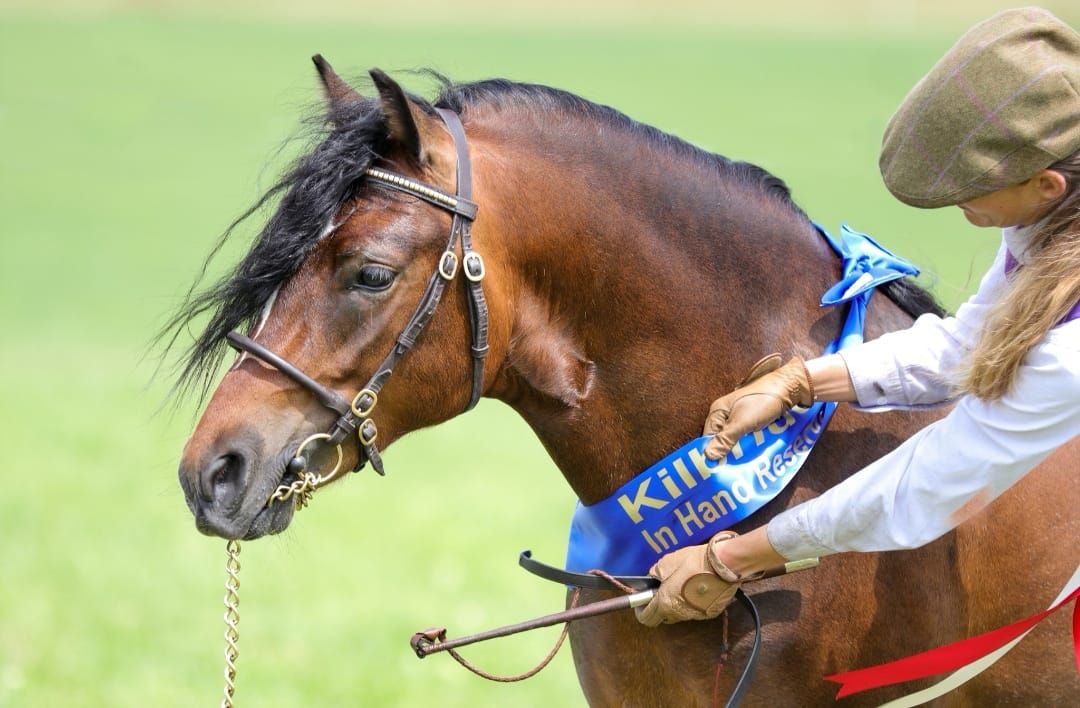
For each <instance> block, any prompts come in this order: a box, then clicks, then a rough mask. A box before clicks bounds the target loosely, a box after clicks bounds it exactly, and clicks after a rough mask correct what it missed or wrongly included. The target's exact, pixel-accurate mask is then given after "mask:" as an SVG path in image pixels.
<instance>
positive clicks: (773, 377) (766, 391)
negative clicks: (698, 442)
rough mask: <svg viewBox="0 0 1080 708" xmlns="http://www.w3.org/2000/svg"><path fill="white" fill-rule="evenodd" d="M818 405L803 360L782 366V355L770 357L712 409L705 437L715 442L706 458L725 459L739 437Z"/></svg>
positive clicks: (716, 402) (714, 403)
mask: <svg viewBox="0 0 1080 708" xmlns="http://www.w3.org/2000/svg"><path fill="white" fill-rule="evenodd" d="M813 402H814V384H813V382H811V381H810V373H809V372H808V371H807V370H806V363H805V362H804V361H803V360H802V357H799V356H795V357H792V358H791V360H790V361H789V362H788V363H786V364H784V365H783V366H780V355H779V354H770V355H769V356H767V357H765V358H763V359H762V360H761V361H759V362H758V363H756V364H754V366H753V368H752V369H751V370H750V373H749V374H748V375H747V377H746V378H745V379H743V382H742V383H741V384H739V387H738V388H736V389H735V390H734V391H732V392H731V393H729V394H727V395H726V396H722V397H720V398H718V399H716V400H715V401H713V404H712V405H711V406H710V407H709V417H708V418H706V419H705V430H704V432H703V433H702V434H703V435H712V436H713V439H712V440H710V441H709V442H708V443H707V444H706V445H705V457H707V458H709V459H710V460H721V461H722V460H723V459H724V458H725V457H726V456H727V454H728V452H729V451H730V450H731V448H732V447H733V446H734V445H735V443H736V442H738V441H739V438H741V437H742V436H744V435H746V434H747V433H752V432H754V431H755V430H761V429H762V428H764V427H765V426H766V425H768V424H769V423H772V422H773V421H774V420H776V419H777V418H779V417H780V416H782V415H783V414H784V412H785V411H787V410H788V409H790V408H792V407H794V406H796V405H799V406H809V405H810V404H812V403H813Z"/></svg>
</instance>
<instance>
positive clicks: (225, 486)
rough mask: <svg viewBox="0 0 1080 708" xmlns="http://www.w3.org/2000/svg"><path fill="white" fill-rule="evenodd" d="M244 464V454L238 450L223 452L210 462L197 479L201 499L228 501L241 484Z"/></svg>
mask: <svg viewBox="0 0 1080 708" xmlns="http://www.w3.org/2000/svg"><path fill="white" fill-rule="evenodd" d="M244 464H245V460H244V456H243V455H241V454H240V453H238V452H228V453H225V454H224V455H222V456H220V457H218V458H217V459H216V460H214V461H213V462H212V463H210V465H209V466H208V467H207V468H206V469H204V470H203V473H202V475H200V479H199V493H200V494H201V496H202V498H203V500H204V501H208V502H213V501H217V502H221V503H224V502H228V501H229V500H230V499H231V498H232V497H233V496H234V495H235V494H236V492H237V491H238V490H239V489H240V488H241V487H242V486H243V481H244V480H243V477H244Z"/></svg>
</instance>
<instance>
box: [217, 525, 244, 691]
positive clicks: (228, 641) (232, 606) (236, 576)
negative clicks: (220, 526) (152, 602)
mask: <svg viewBox="0 0 1080 708" xmlns="http://www.w3.org/2000/svg"><path fill="white" fill-rule="evenodd" d="M225 553H226V554H227V557H226V559H225V573H226V578H225V695H224V696H223V697H222V699H221V708H232V704H233V702H232V699H233V693H235V692H236V659H237V658H238V657H239V656H240V651H239V649H237V647H236V643H237V642H238V641H240V630H239V628H238V625H239V624H240V542H239V541H229V542H228V543H227V544H226V545H225Z"/></svg>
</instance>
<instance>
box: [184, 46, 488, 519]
mask: <svg viewBox="0 0 1080 708" xmlns="http://www.w3.org/2000/svg"><path fill="white" fill-rule="evenodd" d="M315 63H316V66H317V68H318V70H319V75H320V77H321V79H322V82H323V87H324V90H325V96H326V100H327V110H328V117H329V118H328V120H329V129H328V130H329V132H328V134H327V136H326V137H325V139H324V140H323V141H322V143H321V144H320V145H319V147H317V148H316V149H315V151H314V152H313V153H312V154H311V155H310V156H308V157H307V158H305V159H304V160H302V161H301V162H300V163H299V165H298V166H297V167H296V168H295V170H294V171H293V172H292V173H291V174H290V175H289V176H288V177H286V178H285V179H284V180H283V181H282V183H281V184H280V185H279V188H280V189H279V191H282V192H284V195H283V197H282V199H281V201H280V203H279V205H278V207H277V211H276V213H275V214H274V215H273V217H272V218H271V219H270V221H269V222H268V224H267V226H266V227H265V229H264V230H263V231H262V233H261V234H260V236H259V238H258V239H257V240H256V242H255V244H254V246H253V247H252V249H251V251H250V252H249V253H248V254H247V256H246V257H245V258H244V259H243V261H242V262H241V263H240V265H238V266H237V267H236V268H235V269H234V270H233V272H232V273H231V274H230V275H229V276H227V277H226V278H225V279H224V280H222V281H221V282H220V283H219V284H218V285H217V286H216V287H214V288H211V290H210V291H209V292H208V294H207V295H204V296H202V297H203V300H196V301H195V303H196V304H195V306H194V307H190V306H189V313H190V312H193V311H195V310H198V309H199V308H200V307H201V308H202V309H213V311H214V313H215V314H214V315H213V316H212V317H211V321H210V324H209V326H208V327H207V328H206V330H205V331H204V332H203V334H202V336H201V337H200V338H199V340H198V341H197V342H196V344H195V345H194V347H193V357H192V359H191V361H190V362H189V364H188V372H189V374H190V373H191V372H196V371H198V367H200V366H203V367H205V366H208V364H207V362H210V361H212V360H214V359H215V355H220V352H221V351H222V350H221V348H220V343H221V339H222V337H223V336H228V337H229V338H230V340H232V341H233V342H234V343H236V344H237V346H238V347H239V348H240V349H242V350H244V351H242V353H241V354H240V356H239V357H238V358H237V359H236V361H235V363H234V364H233V366H232V367H231V368H230V369H229V370H228V372H227V373H226V374H225V376H224V378H223V379H222V380H221V382H220V384H219V385H218V387H217V389H216V390H215V391H214V393H213V395H212V397H211V398H210V401H209V403H208V405H207V407H206V409H205V411H204V413H203V415H202V418H201V419H200V421H199V422H198V424H197V426H196V428H195V430H194V432H193V433H192V435H191V438H190V439H189V440H188V442H187V445H186V446H185V448H184V451H183V455H182V459H181V462H180V468H179V477H180V483H181V486H182V487H183V489H184V493H185V496H186V499H187V502H188V505H189V507H190V508H191V510H192V513H193V514H194V515H195V519H196V524H197V526H198V528H199V529H200V530H201V531H202V532H204V533H207V534H215V535H220V536H224V537H228V538H257V537H259V536H262V535H265V534H268V533H277V532H279V531H281V530H283V529H284V528H285V527H286V526H288V524H289V522H290V520H291V518H292V515H293V513H294V509H295V508H296V506H297V505H296V498H294V497H291V496H286V497H285V498H279V499H275V500H271V496H272V495H273V494H274V492H275V490H276V489H278V488H279V485H283V484H284V485H286V486H287V485H288V484H289V483H290V482H293V481H295V480H296V479H297V477H298V476H299V475H301V474H304V473H306V472H308V471H310V470H316V472H315V474H317V475H321V476H323V477H324V478H328V477H333V476H336V472H337V471H339V470H340V469H346V470H347V469H350V468H352V467H356V466H358V465H360V464H362V463H364V462H368V461H370V462H373V463H374V464H375V466H376V467H377V469H378V470H379V471H380V472H381V461H380V460H379V459H378V458H377V455H378V452H377V450H378V448H377V447H375V444H376V443H375V440H376V439H377V440H378V444H379V445H386V444H389V443H390V442H393V441H394V440H395V439H397V438H399V437H400V436H402V435H403V434H405V433H407V432H409V431H411V430H415V429H417V428H420V427H423V426H427V425H432V424H435V423H438V422H441V421H443V420H446V419H448V418H450V417H452V416H453V415H455V414H456V413H458V412H460V411H461V410H463V409H464V408H466V406H468V405H471V404H473V403H475V397H472V398H471V396H470V391H472V392H473V394H478V393H479V392H480V391H482V389H483V388H484V386H485V383H486V382H485V378H486V379H487V380H490V378H491V376H490V373H491V370H490V368H489V369H488V370H487V372H485V371H484V370H483V369H482V368H479V367H476V366H474V365H473V364H472V362H474V361H475V360H476V358H475V356H474V354H475V352H470V346H469V339H468V334H467V333H468V331H469V328H470V323H469V318H470V312H469V308H470V302H469V299H468V297H467V295H466V292H467V290H468V289H469V288H470V287H473V286H475V285H476V284H477V283H478V280H479V278H478V277H477V276H482V275H483V273H484V270H485V266H486V270H487V271H491V272H497V271H498V270H499V269H500V267H501V266H500V264H499V254H498V251H497V250H496V249H490V251H489V252H488V253H485V256H487V259H488V260H487V261H486V263H485V262H483V261H480V260H479V259H478V257H477V256H475V254H473V256H472V258H473V259H475V260H470V256H469V253H468V252H466V253H463V254H462V258H463V260H462V261H461V267H460V269H459V268H458V266H459V259H458V256H457V253H458V251H457V247H456V244H455V243H451V244H450V245H449V246H448V244H447V235H448V234H450V233H451V232H452V230H456V231H458V232H460V231H461V230H464V231H465V232H466V234H467V233H468V227H469V224H467V223H466V221H471V214H470V213H469V212H468V210H467V209H466V207H468V200H465V199H462V204H463V205H464V206H462V207H461V208H458V211H459V212H461V213H457V212H455V210H454V208H446V205H444V204H443V205H440V204H438V203H436V202H434V201H432V203H427V201H431V200H430V199H427V201H425V196H426V195H427V192H432V193H435V194H436V196H440V197H441V198H446V197H449V196H451V195H455V192H456V189H457V187H458V185H457V184H456V181H457V174H456V173H457V170H459V169H460V168H461V165H460V163H461V161H462V159H464V160H466V161H467V159H468V155H467V153H465V154H464V158H463V157H462V153H461V150H462V149H464V145H458V144H456V141H455V139H454V137H453V136H452V134H451V132H450V130H449V129H448V127H447V125H445V124H444V119H443V118H440V115H439V114H438V113H437V112H436V111H435V110H434V109H433V108H432V107H431V106H430V105H428V104H426V103H424V102H422V101H419V100H417V99H414V98H411V97H409V96H407V95H406V94H405V92H404V91H403V90H402V89H401V87H400V86H399V85H398V84H397V83H395V82H394V81H393V80H392V79H390V78H389V77H388V76H387V75H385V74H383V73H382V72H380V71H378V70H373V71H372V72H371V77H372V80H373V82H374V85H375V87H376V89H377V91H378V97H377V98H375V99H367V98H364V97H362V96H360V95H359V94H358V93H357V92H356V91H354V90H353V89H352V88H351V87H349V86H348V84H346V83H345V82H344V81H343V80H342V79H341V78H340V77H339V76H338V75H337V74H335V73H334V71H333V69H332V68H331V67H330V65H329V64H328V63H326V62H325V61H324V60H322V58H321V57H318V56H317V57H315ZM454 120H456V118H454ZM459 125H460V124H459ZM373 175H374V176H373ZM380 176H381V179H380ZM402 184H405V186H406V187H408V186H409V184H412V185H413V186H414V187H415V190H420V191H419V193H417V191H415V190H414V191H412V192H410V191H409V190H408V189H402V187H401V185H402ZM427 196H430V195H427ZM440 206H442V207H443V208H439V207H440ZM466 217H468V218H466ZM477 226H478V230H479V229H482V228H483V226H484V223H483V220H481V221H480V222H478V224H477ZM480 238H481V240H483V241H485V242H487V241H488V239H487V237H486V235H485V234H483V233H482V232H481V233H480ZM453 240H454V241H457V240H458V239H457V238H456V235H455V236H454V237H453ZM459 270H460V272H461V275H458V271H459ZM455 275H458V277H457V278H454V276H455ZM466 275H468V276H469V277H465V276H466ZM493 280H495V281H498V280H499V279H498V278H494V279H493ZM462 283H465V285H462ZM433 288H438V289H439V290H440V291H442V290H445V292H444V293H443V292H440V293H439V294H440V295H441V296H442V297H441V299H442V300H445V302H444V303H443V304H442V306H441V307H439V312H438V315H437V316H432V315H433V310H434V306H435V305H437V304H438V302H439V299H440V298H439V297H435V298H434V303H433V302H432V292H431V291H432V289H433ZM417 303H422V304H421V305H420V306H419V308H418V305H417ZM491 307H492V308H493V309H494V310H496V312H493V313H492V319H493V321H496V322H498V321H502V320H503V318H502V317H501V316H500V315H501V313H498V312H497V310H498V309H499V307H500V299H499V298H493V299H492V305H491ZM425 309H426V310H429V311H424V310H425ZM428 318H430V320H429V319H428ZM418 319H422V320H423V323H422V324H421V325H420V327H419V328H417V327H416V326H415V325H416V324H417V320H418ZM485 320H486V316H485ZM483 325H484V328H485V330H486V329H487V326H486V321H485V322H484V323H483ZM236 327H240V328H244V327H246V328H247V329H249V330H250V339H249V338H247V337H243V336H237V335H236V334H228V335H227V334H226V333H228V332H230V331H231V330H232V329H234V328H236ZM421 330H422V336H421V337H420V340H421V341H420V342H419V344H418V346H416V348H415V350H413V351H410V352H409V354H408V356H407V357H405V356H404V354H405V352H406V351H407V350H409V349H411V347H412V344H413V342H412V341H407V340H408V339H409V338H410V337H415V336H417V335H419V334H420V331H421ZM486 334H490V349H491V352H492V355H493V356H492V358H493V359H496V358H497V357H498V355H499V353H500V351H501V350H502V349H504V348H505V339H506V337H505V333H504V332H502V331H500V330H499V329H498V328H497V327H496V328H493V329H492V330H491V331H490V332H488V333H486ZM474 350H475V346H474ZM387 352H391V356H390V357H387ZM482 353H483V352H481V354H482ZM398 359H401V361H400V363H399V362H398ZM299 372H302V373H299ZM391 372H393V374H394V375H393V376H392V377H391V376H390V373H391ZM485 374H487V375H486V377H485ZM305 377H307V380H306V382H305ZM474 379H476V380H475V381H474ZM365 380H368V381H369V386H370V388H371V389H373V390H371V391H367V388H365V389H364V390H365V391H366V393H363V394H359V395H358V394H357V392H358V391H360V390H361V387H362V386H363V384H364V381H365ZM383 386H385V388H383ZM376 401H377V405H376ZM350 408H351V412H350ZM342 416H344V418H343V417H342ZM335 419H336V420H337V421H338V424H340V425H337V424H335ZM342 420H345V422H344V423H343V424H342V423H341V421H342ZM335 425H337V427H334V426H335ZM342 427H343V428H344V430H342V429H340V428H342ZM330 428H332V429H333V430H334V431H335V435H334V439H333V440H330V441H329V444H327V438H329V437H331V436H330V435H328V434H323V433H322V431H325V430H327V429H330ZM304 441H308V443H307V444H305V442H304ZM301 448H302V454H303V457H302V458H299V452H298V451H301ZM335 457H337V458H338V459H335ZM368 458H373V459H370V460H369V459H368ZM290 462H292V464H291V465H290ZM298 465H299V466H298ZM336 465H339V466H340V467H338V466H336ZM329 468H334V471H331V472H326V470H327V469H329ZM319 470H322V472H319ZM279 496H280V495H279ZM268 500H270V501H269V503H268ZM301 503H302V497H301Z"/></svg>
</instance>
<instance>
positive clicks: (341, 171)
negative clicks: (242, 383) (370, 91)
mask: <svg viewBox="0 0 1080 708" xmlns="http://www.w3.org/2000/svg"><path fill="white" fill-rule="evenodd" d="M316 134H317V140H318V142H317V145H316V146H315V147H314V149H312V150H311V151H310V152H309V153H308V154H306V155H304V156H303V157H301V158H299V159H298V160H297V161H296V162H295V163H294V164H293V166H292V167H291V168H290V169H289V170H288V171H287V172H286V173H285V175H284V176H282V177H281V178H280V179H279V180H278V181H277V183H275V184H274V185H273V186H272V187H271V188H270V189H269V190H268V191H267V192H266V193H265V194H264V195H263V196H262V197H261V198H259V200H258V201H256V203H255V204H254V205H252V206H251V207H250V208H249V209H248V210H247V211H245V212H244V213H243V214H242V215H241V216H240V217H239V218H238V219H237V220H236V221H234V222H233V223H232V224H231V225H230V226H229V228H228V229H226V231H225V233H224V234H223V235H222V237H221V239H220V240H219V241H218V243H217V245H216V246H215V247H214V248H213V250H212V251H211V253H210V255H209V256H208V257H207V259H206V262H205V263H204V264H203V268H202V272H201V274H200V277H199V279H197V281H196V283H195V285H193V286H192V288H191V290H190V291H189V292H188V295H187V297H186V298H185V301H184V303H183V305H182V306H181V307H180V309H179V310H178V311H177V313H176V314H175V315H174V316H173V317H172V318H171V319H170V320H169V321H168V322H167V323H166V325H165V327H164V328H163V329H162V330H161V332H160V333H159V334H158V337H157V340H158V341H164V342H165V344H166V346H165V349H166V353H167V352H168V350H169V349H171V348H172V347H173V345H174V344H176V342H177V339H178V338H179V337H180V335H181V333H183V332H185V331H187V329H188V327H189V325H191V324H192V323H193V322H194V321H195V320H197V319H200V318H201V317H203V316H204V315H208V316H209V321H208V322H207V323H206V325H205V327H204V328H203V330H202V332H201V333H200V334H199V335H198V336H197V337H196V338H195V340H194V342H192V344H191V345H190V346H189V347H188V348H187V350H186V352H185V357H184V359H183V362H182V363H181V364H180V366H179V367H178V370H179V375H178V378H177V382H176V386H175V391H176V392H177V393H179V394H181V395H182V394H185V393H189V392H191V391H197V392H198V394H199V395H200V396H205V394H206V393H207V392H208V391H209V387H210V385H211V383H212V381H213V376H214V372H215V369H216V367H217V364H218V363H219V361H220V360H221V358H222V356H223V355H224V353H225V339H224V337H225V334H226V333H228V332H229V331H231V330H234V329H238V328H240V329H245V328H247V327H250V326H251V325H252V324H253V323H254V321H255V320H256V319H257V318H258V316H259V314H260V312H261V311H262V309H263V307H264V305H265V304H266V302H268V301H269V299H270V297H271V296H272V295H273V293H274V292H275V291H276V290H277V289H278V288H279V287H280V286H281V285H282V284H283V283H284V282H286V281H287V280H289V278H291V277H292V276H293V275H294V274H295V273H296V272H297V271H298V270H299V269H300V266H301V265H302V264H303V262H304V260H305V259H306V258H307V256H308V255H309V254H310V252H311V250H312V249H313V248H314V246H315V244H316V243H317V242H318V239H319V236H320V235H321V234H322V233H323V232H324V231H325V229H326V228H327V226H328V225H329V224H330V222H331V219H333V218H334V216H335V214H337V213H338V211H339V210H340V209H341V207H342V205H344V204H345V203H347V202H348V201H350V200H351V199H353V198H354V197H355V196H356V192H357V190H358V188H359V185H360V181H361V178H362V177H363V175H364V171H365V170H366V169H367V168H368V167H370V166H371V164H372V163H373V162H374V161H375V159H376V157H377V156H378V154H379V152H380V150H382V149H383V148H384V144H385V141H386V137H385V136H386V128H385V119H384V117H383V115H382V112H381V110H380V109H379V105H378V102H377V101H375V100H369V99H365V100H363V101H360V102H355V103H352V104H349V105H344V106H337V107H331V108H328V109H327V113H326V114H325V115H324V116H323V117H322V118H321V119H320V121H319V124H318V125H317V126H316ZM275 198H280V199H279V201H278V203H277V206H276V208H275V210H274V213H273V215H272V216H271V217H270V220H269V221H267V223H266V225H265V226H264V227H263V228H262V230H261V231H260V232H259V234H258V235H257V236H256V237H255V240H254V243H253V244H252V246H251V249H250V250H249V251H248V252H247V254H246V255H245V256H244V257H243V258H242V259H241V260H240V262H239V263H238V264H236V266H234V267H233V268H232V269H231V270H230V271H229V272H228V273H226V275H225V276H224V277H222V278H221V279H219V280H218V281H217V282H215V283H214V284H212V285H210V286H208V287H206V288H205V289H203V290H201V291H196V287H197V286H198V284H199V281H200V280H201V279H202V276H203V275H205V273H206V270H207V268H208V266H209V264H210V261H211V260H212V259H213V258H214V256H215V255H216V254H217V253H218V251H220V250H221V247H222V246H223V245H224V244H225V242H226V240H227V239H228V238H229V236H230V235H231V234H232V232H233V231H234V230H235V229H236V227H237V226H239V225H240V224H241V223H242V222H244V221H245V220H246V219H248V218H249V217H250V216H252V215H253V214H254V213H255V212H257V211H260V210H261V209H262V207H264V206H265V205H266V204H268V203H270V202H271V201H273V200H274V199H275Z"/></svg>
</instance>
